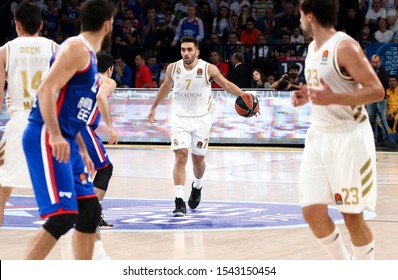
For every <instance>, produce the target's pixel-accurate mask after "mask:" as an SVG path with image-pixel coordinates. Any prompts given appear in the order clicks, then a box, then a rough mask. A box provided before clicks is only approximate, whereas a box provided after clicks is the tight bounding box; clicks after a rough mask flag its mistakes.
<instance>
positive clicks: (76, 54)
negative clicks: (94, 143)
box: [37, 42, 90, 163]
mask: <svg viewBox="0 0 398 280" xmlns="http://www.w3.org/2000/svg"><path fill="white" fill-rule="evenodd" d="M89 62H90V55H89V50H88V48H87V47H86V46H85V45H84V44H83V43H81V42H70V43H69V44H67V45H65V46H63V48H62V49H61V50H59V52H58V53H57V57H56V59H55V61H54V63H53V64H52V66H51V68H50V70H49V71H48V74H47V75H46V76H45V78H44V80H43V81H42V82H41V84H40V86H39V88H38V91H37V98H38V100H39V101H40V112H41V115H42V117H43V120H44V123H45V125H46V130H47V132H48V134H49V143H50V146H51V149H52V155H53V157H55V159H56V160H57V161H58V162H65V163H66V162H67V161H68V160H69V156H70V147H69V143H68V142H67V141H66V140H65V139H64V137H63V136H62V134H61V129H60V127H59V123H58V114H57V95H58V91H59V90H60V89H61V88H62V87H63V86H64V85H66V83H67V82H68V81H69V80H70V78H71V77H72V76H73V75H74V74H75V73H76V72H77V71H79V70H82V69H84V68H85V67H86V66H87V65H88V64H89Z"/></svg>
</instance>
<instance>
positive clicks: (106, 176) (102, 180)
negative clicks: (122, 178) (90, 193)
mask: <svg viewBox="0 0 398 280" xmlns="http://www.w3.org/2000/svg"><path fill="white" fill-rule="evenodd" d="M112 173H113V165H112V163H111V162H110V163H109V164H108V165H107V166H106V167H104V168H102V169H100V170H98V171H97V174H96V175H95V178H94V182H93V183H94V186H95V187H96V188H97V189H100V190H103V191H107V189H108V185H109V181H110V180H111V177H112Z"/></svg>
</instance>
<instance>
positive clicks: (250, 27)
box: [240, 17, 261, 58]
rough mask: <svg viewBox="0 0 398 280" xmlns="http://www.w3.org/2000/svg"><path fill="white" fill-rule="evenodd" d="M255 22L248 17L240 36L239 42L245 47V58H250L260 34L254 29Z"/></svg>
mask: <svg viewBox="0 0 398 280" xmlns="http://www.w3.org/2000/svg"><path fill="white" fill-rule="evenodd" d="M254 25H255V20H254V18H252V17H250V18H248V19H247V20H246V29H244V30H243V31H242V33H241V34H240V42H241V43H242V44H243V45H245V52H246V55H247V57H250V58H251V57H252V54H251V52H252V49H253V45H254V44H256V43H257V37H258V36H259V35H260V34H261V31H260V30H258V29H257V28H255V27H254Z"/></svg>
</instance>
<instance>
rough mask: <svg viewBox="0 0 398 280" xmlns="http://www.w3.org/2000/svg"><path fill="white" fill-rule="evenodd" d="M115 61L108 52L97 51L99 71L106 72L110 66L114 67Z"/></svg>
mask: <svg viewBox="0 0 398 280" xmlns="http://www.w3.org/2000/svg"><path fill="white" fill-rule="evenodd" d="M113 63H114V59H113V57H112V56H111V55H110V54H108V53H106V52H98V53H97V67H98V73H104V72H105V71H106V70H108V68H110V67H112V66H113Z"/></svg>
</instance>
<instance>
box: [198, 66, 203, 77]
mask: <svg viewBox="0 0 398 280" xmlns="http://www.w3.org/2000/svg"><path fill="white" fill-rule="evenodd" d="M202 76H203V69H202V68H199V69H198V71H196V77H202Z"/></svg>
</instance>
